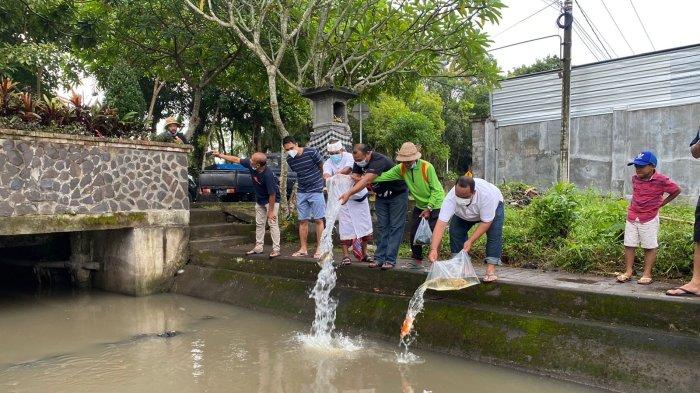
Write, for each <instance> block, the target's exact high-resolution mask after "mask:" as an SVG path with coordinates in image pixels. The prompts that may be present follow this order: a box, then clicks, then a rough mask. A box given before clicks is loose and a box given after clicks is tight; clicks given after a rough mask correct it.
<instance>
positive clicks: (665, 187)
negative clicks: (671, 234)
mask: <svg viewBox="0 0 700 393" xmlns="http://www.w3.org/2000/svg"><path fill="white" fill-rule="evenodd" d="M631 165H634V171H635V175H634V176H632V201H630V204H629V207H628V208H627V220H626V222H625V241H624V243H625V272H624V273H623V274H620V275H618V276H617V281H618V282H620V283H623V282H627V281H629V280H631V279H632V274H633V272H634V257H635V251H636V249H637V247H642V248H643V249H644V272H643V273H642V277H641V278H640V279H639V280H637V283H638V284H642V285H648V284H651V283H652V281H653V280H652V278H651V269H652V267H653V266H654V262H655V261H656V249H657V248H658V247H659V242H658V237H659V210H660V209H661V208H662V207H664V206H665V205H666V204H667V203H669V202H671V201H672V200H674V199H675V198H676V197H677V196H678V195H680V193H681V189H680V187H678V185H677V184H676V183H674V182H673V181H671V179H669V178H668V177H667V176H664V175H662V174H661V173H660V172H658V171H657V170H656V165H657V160H656V156H654V154H653V153H652V152H650V151H643V152H641V153H639V154H638V155H637V157H635V158H634V159H633V160H631V161H630V162H629V163H628V164H627V166H631ZM664 194H668V195H667V196H666V197H665V198H664Z"/></svg>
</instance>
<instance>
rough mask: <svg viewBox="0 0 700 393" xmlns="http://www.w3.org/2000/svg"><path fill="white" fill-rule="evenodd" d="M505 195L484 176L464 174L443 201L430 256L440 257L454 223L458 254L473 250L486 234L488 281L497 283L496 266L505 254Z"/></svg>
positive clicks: (452, 247) (452, 235) (452, 237)
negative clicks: (446, 230) (474, 176)
mask: <svg viewBox="0 0 700 393" xmlns="http://www.w3.org/2000/svg"><path fill="white" fill-rule="evenodd" d="M503 220H504V213H503V194H501V190H499V189H498V187H496V186H494V185H493V184H491V183H489V182H487V181H486V180H483V179H476V178H472V177H469V176H461V177H460V178H459V179H457V183H456V184H455V186H454V187H452V189H451V190H450V192H449V193H447V196H446V197H445V199H444V201H443V202H442V209H441V210H440V216H439V217H438V222H437V224H436V225H435V230H434V231H433V239H432V242H431V244H430V254H429V255H428V259H430V262H435V261H436V260H437V258H438V251H437V250H439V249H440V241H441V240H442V235H443V234H444V233H445V228H446V227H447V223H448V222H449V223H450V251H451V252H452V254H456V253H458V252H460V251H461V250H465V251H466V252H470V251H471V248H472V245H473V244H474V243H475V242H476V241H477V240H478V239H479V238H480V237H481V236H482V235H483V234H486V260H485V261H484V262H486V263H487V266H486V276H485V277H484V278H483V281H484V282H494V281H496V280H497V279H498V277H496V265H500V264H501V254H502V253H503ZM474 225H478V226H477V228H476V230H474V233H472V235H471V236H469V237H467V235H468V234H469V230H470V229H471V228H472V227H473V226H474Z"/></svg>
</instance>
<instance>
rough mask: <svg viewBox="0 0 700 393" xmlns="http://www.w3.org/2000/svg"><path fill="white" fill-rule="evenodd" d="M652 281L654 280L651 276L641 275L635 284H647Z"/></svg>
mask: <svg viewBox="0 0 700 393" xmlns="http://www.w3.org/2000/svg"><path fill="white" fill-rule="evenodd" d="M652 282H654V280H653V279H652V278H651V277H642V278H640V279H639V280H637V284H640V285H649V284H651V283H652Z"/></svg>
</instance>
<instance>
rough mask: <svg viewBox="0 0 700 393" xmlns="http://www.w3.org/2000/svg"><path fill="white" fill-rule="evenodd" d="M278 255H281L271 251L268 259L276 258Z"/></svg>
mask: <svg viewBox="0 0 700 393" xmlns="http://www.w3.org/2000/svg"><path fill="white" fill-rule="evenodd" d="M280 255H282V254H281V253H280V252H279V251H273V252H271V253H270V255H269V258H270V259H273V258H277V257H278V256H280Z"/></svg>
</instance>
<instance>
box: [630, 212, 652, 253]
mask: <svg viewBox="0 0 700 393" xmlns="http://www.w3.org/2000/svg"><path fill="white" fill-rule="evenodd" d="M625 247H642V248H643V249H645V250H652V249H655V248H658V247H659V216H656V218H654V219H653V220H651V221H648V222H645V223H641V222H639V221H629V220H627V221H625Z"/></svg>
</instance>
